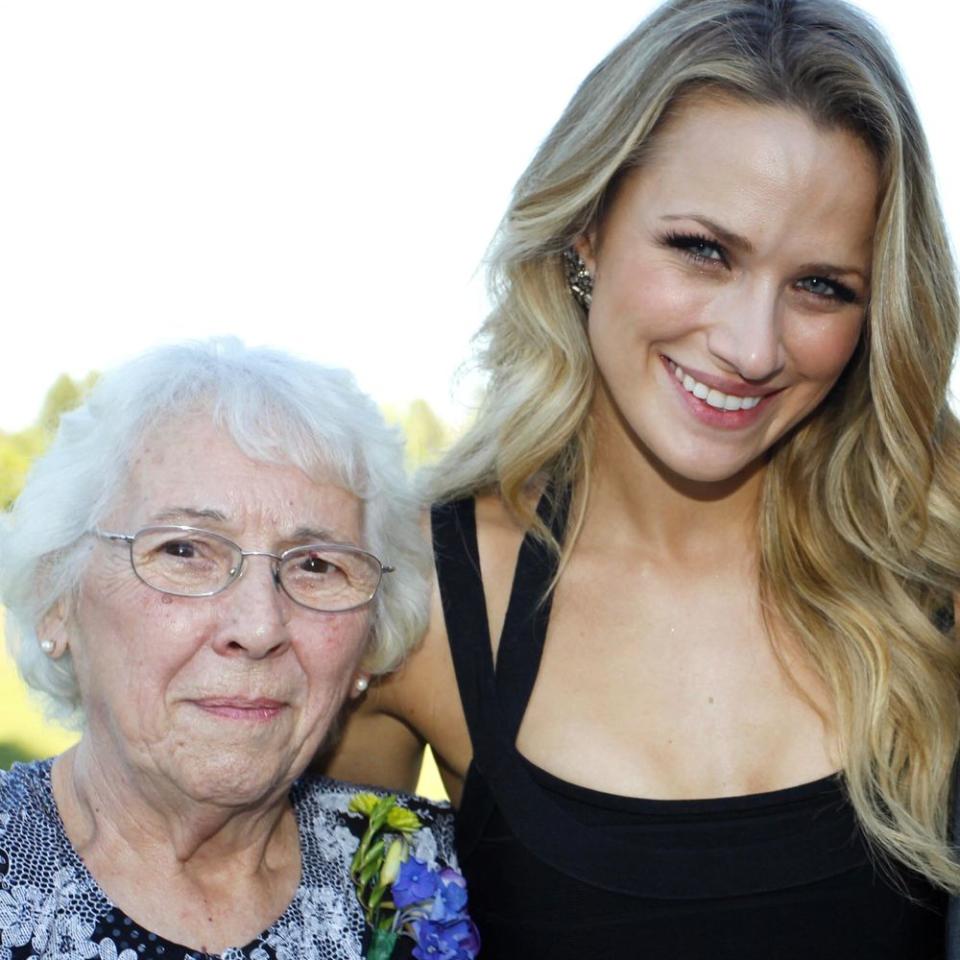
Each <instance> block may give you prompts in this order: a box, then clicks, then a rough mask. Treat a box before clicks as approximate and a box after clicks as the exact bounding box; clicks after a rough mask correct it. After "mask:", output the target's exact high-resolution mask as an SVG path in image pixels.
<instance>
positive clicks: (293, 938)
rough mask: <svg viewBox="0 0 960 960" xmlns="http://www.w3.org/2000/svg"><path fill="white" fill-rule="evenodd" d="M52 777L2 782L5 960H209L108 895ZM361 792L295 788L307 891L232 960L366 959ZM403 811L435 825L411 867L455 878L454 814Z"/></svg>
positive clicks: (4, 777) (0, 777)
mask: <svg viewBox="0 0 960 960" xmlns="http://www.w3.org/2000/svg"><path fill="white" fill-rule="evenodd" d="M52 765H53V762H52V761H51V760H44V761H41V762H38V763H32V764H15V765H14V767H13V769H12V770H11V771H9V772H0V960H33V958H37V960H201V958H202V957H203V956H204V955H203V954H201V953H200V952H198V951H194V950H190V949H188V948H187V947H184V946H182V945H178V944H175V943H172V942H170V941H169V940H164V939H163V938H162V937H159V936H157V935H156V934H155V933H152V932H151V931H149V930H145V929H143V928H142V927H140V926H138V925H137V924H136V923H135V922H134V921H133V920H131V919H130V917H128V916H126V915H125V914H124V913H123V911H122V910H120V909H119V908H118V907H116V906H115V905H114V904H112V903H111V902H110V901H109V900H108V899H107V897H106V896H105V895H104V894H103V892H102V891H101V890H100V888H99V886H98V885H97V882H96V881H95V880H94V879H93V877H92V876H91V875H90V873H89V871H88V870H87V868H86V867H85V866H84V864H83V862H82V861H81V859H80V857H79V855H78V854H77V852H76V850H74V848H73V846H72V845H71V843H70V841H69V840H68V839H67V836H66V833H65V832H64V828H63V823H62V821H61V820H60V815H59V813H58V812H57V807H56V804H55V803H54V800H53V792H52V789H51V785H50V769H51V767H52ZM362 791H363V792H366V791H367V788H361V787H356V786H354V785H352V784H346V783H340V782H338V781H336V780H329V779H326V778H322V777H318V778H315V779H309V780H301V781H298V782H297V783H296V784H294V786H293V789H292V790H291V794H290V798H291V801H292V803H293V807H294V810H295V812H296V816H297V822H298V824H299V828H300V851H301V858H302V871H301V878H300V886H299V887H298V888H297V891H296V893H295V894H294V897H293V900H291V902H290V904H289V906H288V907H287V909H286V910H285V911H284V912H283V914H282V915H281V916H280V917H279V918H278V919H277V920H276V921H275V922H274V923H273V924H271V926H270V927H269V928H268V929H267V930H265V931H264V932H263V933H262V934H260V936H258V937H256V938H255V939H254V940H253V941H251V942H250V943H248V944H246V945H245V946H238V947H231V948H230V949H229V950H226V951H224V952H223V954H222V955H221V956H222V957H223V958H224V960H305V958H309V960H341V958H343V960H349V958H357V960H360V958H362V957H363V955H364V951H365V948H366V945H367V943H368V933H367V930H366V925H365V923H364V919H363V913H362V912H361V909H360V906H359V904H358V902H357V898H356V894H355V892H354V886H353V883H352V881H351V879H350V873H349V869H350V860H351V858H352V857H353V854H354V852H355V851H356V849H357V846H358V845H359V838H360V836H361V835H362V832H363V829H364V828H365V825H366V821H365V820H361V819H360V818H358V817H352V816H348V815H347V805H348V804H349V803H350V800H351V798H352V797H353V796H354V795H355V794H357V793H359V792H362ZM370 792H376V793H382V792H383V791H380V790H373V791H370ZM399 803H400V805H401V806H406V807H410V808H411V809H413V810H414V811H415V812H416V813H417V814H418V815H419V816H420V818H421V820H422V821H423V823H424V824H425V825H426V826H425V828H424V829H423V830H420V831H419V832H418V833H417V834H415V835H414V836H413V837H412V838H411V839H412V844H413V848H412V853H413V855H414V856H415V857H417V858H419V859H421V860H424V861H426V862H427V863H429V864H431V865H435V864H437V863H438V862H439V863H442V864H445V865H447V866H455V865H456V858H455V855H454V853H453V828H452V821H451V813H450V810H449V808H448V807H446V806H445V805H440V804H433V803H430V802H428V801H425V800H422V799H420V798H414V797H410V796H406V795H403V794H401V795H400V799H399ZM144 882H145V883H149V882H150V880H149V877H145V878H144ZM408 942H409V941H408ZM398 955H399V951H398Z"/></svg>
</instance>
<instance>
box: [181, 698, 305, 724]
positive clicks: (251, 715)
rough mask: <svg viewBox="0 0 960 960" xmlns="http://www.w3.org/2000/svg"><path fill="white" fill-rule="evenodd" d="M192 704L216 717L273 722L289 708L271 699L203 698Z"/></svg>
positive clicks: (281, 702) (192, 701) (279, 701)
mask: <svg viewBox="0 0 960 960" xmlns="http://www.w3.org/2000/svg"><path fill="white" fill-rule="evenodd" d="M190 703H192V704H193V705H194V706H196V707H198V708H199V709H201V710H203V711H205V712H206V713H209V714H213V715H214V716H218V717H223V718H225V719H231V720H251V721H264V720H272V719H273V718H274V717H276V716H277V715H278V714H279V713H280V712H281V711H282V710H284V709H285V708H286V706H287V704H286V703H284V702H283V701H281V700H273V699H272V698H270V697H256V698H249V697H202V698H199V699H196V700H191V701H190Z"/></svg>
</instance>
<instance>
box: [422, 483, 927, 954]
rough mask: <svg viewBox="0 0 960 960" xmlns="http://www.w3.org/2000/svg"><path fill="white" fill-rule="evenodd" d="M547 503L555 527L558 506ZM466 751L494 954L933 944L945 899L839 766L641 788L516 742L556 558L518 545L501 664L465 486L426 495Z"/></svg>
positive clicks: (464, 847)
mask: <svg viewBox="0 0 960 960" xmlns="http://www.w3.org/2000/svg"><path fill="white" fill-rule="evenodd" d="M538 509H539V511H540V515H541V517H543V518H544V520H545V521H546V522H548V523H549V524H550V525H551V526H552V529H553V532H554V535H555V536H557V538H558V540H559V539H561V537H562V534H563V529H564V524H565V516H564V513H565V511H564V509H563V508H562V506H561V509H560V510H559V511H558V512H557V514H556V515H555V516H553V517H552V518H551V517H550V516H549V515H548V510H547V506H546V498H544V500H543V501H542V502H541V504H540V507H539V508H538ZM433 540H434V550H435V555H436V566H437V576H438V580H439V585H440V594H441V598H442V602H443V612H444V618H445V620H446V627H447V633H448V635H449V638H450V648H451V652H452V655H453V662H454V667H455V669H456V674H457V683H458V685H459V688H460V697H461V700H462V703H463V709H464V713H465V715H466V719H467V726H468V728H469V731H470V739H471V742H472V745H473V761H472V763H471V764H470V768H469V770H468V771H467V777H466V781H465V783H464V790H463V797H462V801H461V806H460V810H459V811H458V814H457V846H458V852H459V857H460V863H461V866H462V868H463V870H464V873H465V875H466V877H467V881H468V884H469V891H470V912H471V914H472V915H473V917H474V919H475V920H476V922H477V924H478V926H479V928H480V932H481V936H482V938H483V949H482V952H481V956H482V957H483V958H487V960H513V958H516V960H521V958H522V960H539V958H549V960H567V958H571V960H572V958H577V960H583V958H607V957H610V958H616V960H626V958H644V960H654V958H655V960H660V958H664V960H687V958H689V960H700V958H704V960H706V958H710V960H794V958H796V960H800V958H803V960H859V958H863V960H887V958H889V960H894V958H896V960H933V958H940V957H943V955H944V933H943V927H944V921H943V915H944V911H945V907H946V897H945V895H944V894H942V893H940V892H939V891H936V890H934V889H933V888H931V886H930V885H929V884H928V883H927V882H926V881H925V880H923V879H922V878H921V877H919V876H917V875H916V874H914V873H912V872H910V871H908V870H906V869H904V868H901V867H899V866H897V865H894V864H892V863H888V862H885V861H881V860H879V859H877V858H876V857H871V855H870V854H869V852H868V850H867V845H866V842H865V840H864V838H863V836H862V834H861V831H860V829H859V827H858V825H857V821H856V817H855V815H854V811H853V808H852V806H851V805H850V803H849V801H848V799H847V798H846V796H845V793H844V789H843V783H842V780H841V779H840V778H839V777H836V776H833V777H827V778H825V779H823V780H818V781H815V782H814V783H807V784H802V785H801V786H797V787H789V788H787V789H785V790H776V791H773V792H770V793H762V794H757V795H753V796H745V797H724V798H720V799H710V800H645V799H639V798H634V797H620V796H614V795H611V794H606V793H601V792H599V791H596V790H591V789H588V788H585V787H581V786H577V785H575V784H570V783H567V782H565V781H562V780H560V779H558V778H557V777H555V776H553V775H551V774H550V773H548V772H546V771H545V770H541V769H539V768H538V767H536V766H535V765H534V764H532V763H530V762H529V761H528V760H526V759H525V758H524V757H523V756H522V755H521V754H520V753H519V751H518V750H517V748H516V736H517V731H518V730H519V727H520V723H521V720H522V719H523V714H524V711H525V709H526V705H527V701H528V699H529V697H530V693H531V691H532V689H533V685H534V682H535V680H536V676H537V669H538V667H539V663H540V658H541V654H542V652H543V644H544V638H545V637H546V632H547V623H548V621H549V617H550V605H551V598H550V596H549V595H547V597H546V599H544V593H545V590H546V588H547V587H548V585H549V584H550V582H551V580H552V578H553V575H554V573H555V570H556V565H555V560H554V559H553V558H552V556H551V555H550V553H549V552H548V551H547V550H546V549H545V548H544V547H543V546H542V545H541V544H539V543H538V542H537V541H536V540H535V539H534V538H533V537H531V536H527V537H526V538H525V539H524V541H523V544H522V545H521V548H520V553H519V557H518V561H517V568H516V572H515V574H514V581H513V588H512V591H511V595H510V602H509V606H508V609H507V615H506V619H505V622H504V627H503V634H502V636H501V638H500V644H499V647H498V653H497V662H496V666H494V663H493V657H492V652H491V644H490V636H489V628H488V624H487V613H486V604H485V600H484V593H483V583H482V580H481V577H480V559H479V551H478V549H477V536H476V521H475V514H474V503H473V501H472V500H461V501H457V502H455V503H448V504H443V505H440V506H438V507H435V508H434V510H433Z"/></svg>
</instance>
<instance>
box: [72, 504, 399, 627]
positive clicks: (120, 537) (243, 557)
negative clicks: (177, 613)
mask: <svg viewBox="0 0 960 960" xmlns="http://www.w3.org/2000/svg"><path fill="white" fill-rule="evenodd" d="M156 530H170V531H172V532H178V533H202V534H204V535H205V536H208V537H214V538H215V539H217V540H220V541H222V542H223V543H225V544H228V545H229V546H231V547H233V548H235V549H236V551H237V553H239V554H240V562H239V563H238V564H237V565H236V566H235V567H234V568H233V570H232V571H231V574H230V579H229V580H227V582H226V583H224V585H223V586H222V587H218V588H217V589H216V590H207V591H205V592H204V593H178V592H177V591H175V590H164V589H163V587H157V586H154V584H152V583H148V582H147V581H146V580H144V578H143V577H142V576H141V575H140V571H139V570H138V569H137V565H136V564H135V563H134V562H133V542H134V540H136V539H137V537H139V536H140V534H142V533H149V532H151V531H156ZM90 532H91V533H92V534H93V535H94V536H95V537H99V538H100V539H101V540H106V541H109V542H111V543H126V545H127V548H128V557H129V559H130V569H131V570H133V573H134V575H135V576H136V578H137V579H138V580H139V581H140V582H141V583H142V584H143V585H144V586H147V587H149V588H150V589H151V590H156V591H157V593H164V594H166V595H167V596H169V597H186V598H187V599H199V598H201V597H215V596H216V595H217V594H219V593H223V591H224V590H227V589H228V588H229V587H232V586H233V584H235V583H236V582H237V581H238V580H239V579H240V578H241V577H242V576H243V572H244V570H246V567H247V557H269V558H270V559H271V560H272V561H273V563H272V564H271V565H270V568H271V573H272V574H273V584H274V586H275V587H276V588H277V589H278V590H281V591H282V592H283V594H284V596H286V597H287V598H288V599H289V600H290V601H291V602H292V603H295V604H296V605H297V606H298V607H303V609H304V610H313V611H314V612H315V613H349V612H350V611H351V610H359V609H361V608H362V607H366V606H369V605H370V604H371V603H372V602H373V599H374V597H376V595H377V591H378V590H379V589H380V584H381V583H383V575H384V574H385V573H394V572H395V571H396V567H391V566H389V565H388V564H385V563H384V562H383V561H382V560H381V559H380V558H379V557H378V556H376V554H373V553H370V551H369V550H363V549H362V548H360V547H356V546H354V545H353V544H352V543H337V542H335V541H333V540H316V541H313V542H312V543H302V544H299V545H297V546H296V547H290V549H289V550H284V551H283V553H271V552H270V551H269V550H244V549H243V548H242V547H241V546H240V544H239V543H235V542H234V541H233V540H231V539H230V538H229V537H225V536H223V534H220V533H214V532H213V531H212V530H205V529H204V528H203V527H191V526H185V525H183V524H177V523H170V524H168V523H160V524H153V525H150V526H146V527H141V528H140V529H139V530H137V531H136V533H111V532H109V531H107V530H91V531H90ZM311 549H322V550H330V549H333V550H336V551H339V552H341V553H352V554H354V555H355V556H359V557H366V558H367V559H369V560H372V561H373V563H374V564H375V565H376V567H377V569H378V570H379V572H380V575H379V576H378V577H377V582H376V585H375V586H374V588H373V591H372V592H371V594H370V596H369V597H367V599H366V600H364V601H362V602H361V603H356V604H354V605H353V606H352V607H340V608H338V609H336V610H326V609H324V608H323V607H311V606H310V605H309V604H307V603H303V602H302V601H300V600H298V599H297V598H296V597H294V596H293V595H292V594H291V593H290V591H289V590H287V588H286V586H285V585H284V583H283V580H282V579H281V578H280V565H281V564H282V563H283V562H284V561H285V560H286V559H287V558H288V557H289V556H290V555H291V554H293V553H297V552H299V551H301V550H311Z"/></svg>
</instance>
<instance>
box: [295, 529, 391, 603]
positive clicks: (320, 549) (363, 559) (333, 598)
mask: <svg viewBox="0 0 960 960" xmlns="http://www.w3.org/2000/svg"><path fill="white" fill-rule="evenodd" d="M380 574H381V567H380V561H379V560H377V558H376V557H374V556H372V555H371V554H369V553H364V552H363V551H362V550H351V549H350V548H349V547H328V546H323V545H317V544H314V545H312V546H308V547H298V548H296V549H295V550H291V551H290V552H289V553H287V554H285V555H284V558H283V562H282V563H281V564H280V582H281V583H282V584H283V589H284V590H286V591H287V593H288V594H290V596H291V597H292V598H293V599H294V600H296V601H297V603H302V604H303V605H304V606H305V607H312V608H313V609H314V610H326V611H328V612H329V613H334V612H336V611H338V610H350V609H352V608H353V607H360V606H363V604H365V603H369V602H370V600H372V599H373V595H374V594H375V593H376V592H377V587H378V586H379V585H380Z"/></svg>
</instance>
